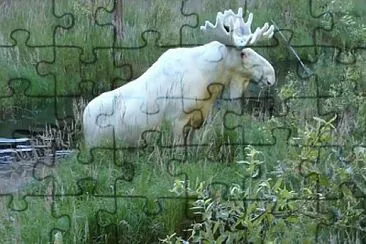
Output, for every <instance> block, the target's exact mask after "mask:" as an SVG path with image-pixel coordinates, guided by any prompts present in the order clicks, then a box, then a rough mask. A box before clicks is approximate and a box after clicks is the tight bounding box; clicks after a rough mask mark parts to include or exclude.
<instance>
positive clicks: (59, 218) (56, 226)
mask: <svg viewBox="0 0 366 244" xmlns="http://www.w3.org/2000/svg"><path fill="white" fill-rule="evenodd" d="M22 200H23V201H25V202H26V205H25V207H24V208H21V209H16V208H15V207H14V205H16V204H19V203H17V201H16V199H14V198H13V197H10V198H8V197H5V198H4V197H1V198H0V205H1V208H2V209H3V211H1V214H0V215H1V221H2V225H3V226H7V228H6V230H5V229H1V230H0V234H1V235H0V236H1V237H0V241H1V242H2V243H9V242H14V241H15V240H17V241H21V242H29V241H30V240H35V239H36V240H40V241H42V242H49V241H52V240H54V235H55V234H56V232H65V231H67V230H69V228H70V223H71V220H70V216H67V215H60V214H58V212H57V211H56V210H55V209H56V206H55V204H56V203H55V201H54V200H53V199H52V197H51V195H50V196H26V197H24V199H22ZM22 205H23V203H22ZM40 206H43V207H42V210H41V211H40ZM46 216H47V217H46ZM40 222H43V223H40ZM32 223H38V224H40V225H42V226H43V228H39V225H34V224H32ZM3 231H4V232H3ZM9 233H12V234H9Z"/></svg>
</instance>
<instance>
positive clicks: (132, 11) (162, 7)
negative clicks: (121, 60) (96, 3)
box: [100, 0, 198, 48]
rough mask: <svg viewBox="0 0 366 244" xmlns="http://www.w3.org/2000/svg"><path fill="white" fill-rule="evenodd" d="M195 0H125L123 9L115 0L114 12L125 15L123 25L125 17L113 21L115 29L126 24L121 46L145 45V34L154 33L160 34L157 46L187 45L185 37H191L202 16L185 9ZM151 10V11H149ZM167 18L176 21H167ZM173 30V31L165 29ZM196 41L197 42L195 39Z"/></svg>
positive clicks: (119, 43) (135, 46) (110, 22)
mask: <svg viewBox="0 0 366 244" xmlns="http://www.w3.org/2000/svg"><path fill="white" fill-rule="evenodd" d="M190 2H194V1H182V0H174V1H164V0H159V1H154V2H149V1H143V0H138V1H131V0H129V1H124V2H123V4H122V11H121V10H120V9H117V8H118V7H121V6H120V5H119V4H117V1H114V6H113V8H112V11H113V14H114V15H116V14H117V13H118V12H119V14H120V15H122V16H121V17H120V18H123V22H122V24H121V23H119V22H120V21H121V19H119V18H117V19H115V21H113V25H114V27H115V28H119V25H122V33H123V38H122V39H120V40H118V45H117V46H120V47H128V48H142V47H144V46H145V45H146V40H144V37H143V36H144V34H146V33H149V32H152V33H157V34H158V37H157V39H156V42H155V43H154V48H156V47H166V48H169V47H177V46H181V45H182V44H183V40H182V39H183V37H185V36H189V37H191V31H190V29H192V28H196V27H197V26H198V17H197V15H196V14H193V13H188V12H187V11H186V9H185V6H186V5H187V4H190ZM147 10H149V11H147ZM167 19H169V20H173V21H168V22H167V21H166V20H167ZM100 23H101V24H108V25H110V24H112V21H111V20H106V19H104V21H103V22H102V21H101V20H100ZM161 30H171V31H161ZM195 44H196V42H195Z"/></svg>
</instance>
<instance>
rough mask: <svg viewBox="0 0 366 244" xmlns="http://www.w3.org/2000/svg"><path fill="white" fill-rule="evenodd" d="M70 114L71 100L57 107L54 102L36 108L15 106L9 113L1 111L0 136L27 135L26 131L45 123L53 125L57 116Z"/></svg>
mask: <svg viewBox="0 0 366 244" xmlns="http://www.w3.org/2000/svg"><path fill="white" fill-rule="evenodd" d="M71 115H72V102H71V101H69V102H65V103H63V105H62V106H57V107H55V105H54V104H43V105H40V106H38V107H36V108H26V107H15V108H12V112H11V113H9V112H6V113H3V114H2V116H1V117H0V137H5V138H13V137H27V135H26V131H29V130H35V131H40V130H42V129H44V128H45V127H46V125H47V124H51V125H55V124H56V121H57V117H58V118H64V117H66V116H71ZM23 133H24V135H23Z"/></svg>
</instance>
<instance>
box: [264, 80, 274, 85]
mask: <svg viewBox="0 0 366 244" xmlns="http://www.w3.org/2000/svg"><path fill="white" fill-rule="evenodd" d="M265 84H266V85H267V86H272V85H273V84H274V81H273V80H271V79H266V80H265Z"/></svg>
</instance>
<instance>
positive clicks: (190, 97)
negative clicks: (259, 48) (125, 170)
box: [83, 41, 275, 147]
mask: <svg viewBox="0 0 366 244" xmlns="http://www.w3.org/2000/svg"><path fill="white" fill-rule="evenodd" d="M249 80H254V81H256V82H258V83H260V84H261V85H273V83H274V82H275V72H274V69H273V67H272V66H271V64H270V63H269V62H268V61H267V60H266V59H264V58H263V57H262V56H260V55H259V54H257V53H256V52H255V51H253V50H252V49H250V48H243V49H238V48H237V47H235V46H234V47H229V46H227V45H225V44H223V43H222V42H218V41H212V42H210V43H208V44H205V45H202V46H198V47H193V48H175V49H170V50H167V51H166V52H165V53H163V54H162V55H161V56H160V58H159V59H158V60H157V61H156V62H155V63H154V64H153V65H152V66H151V67H150V68H149V69H148V70H147V71H146V72H145V73H144V74H142V75H141V76H140V77H139V78H137V79H136V80H134V81H131V82H129V83H127V84H125V85H123V86H122V87H119V88H117V89H115V90H112V91H109V92H105V93H102V94H101V95H99V96H98V97H96V98H94V99H93V100H92V101H91V102H90V103H89V104H88V105H87V106H86V108H85V110H84V114H83V127H84V138H85V142H86V145H87V146H88V147H99V146H102V144H101V143H103V146H111V144H110V143H113V139H115V140H116V142H123V143H126V144H127V145H130V146H137V145H138V143H139V140H140V139H141V138H142V136H143V133H144V131H148V130H158V129H159V126H160V125H161V124H162V123H169V124H170V125H171V126H172V128H173V132H174V134H175V136H177V137H179V138H182V139H183V138H184V137H185V136H186V134H185V129H184V128H185V127H186V126H189V127H190V128H191V131H192V129H198V128H200V127H201V125H202V124H203V123H204V121H205V119H206V117H207V116H208V113H209V111H210V109H211V107H212V106H213V104H214V102H215V101H216V99H217V98H218V96H219V95H220V94H221V92H222V91H223V89H224V88H225V87H227V86H228V85H231V86H232V87H233V88H236V90H238V89H239V90H240V89H245V88H246V86H247V85H248V83H249ZM240 92H242V91H240ZM105 143H107V145H106V144H105ZM108 143H109V144H108Z"/></svg>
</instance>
